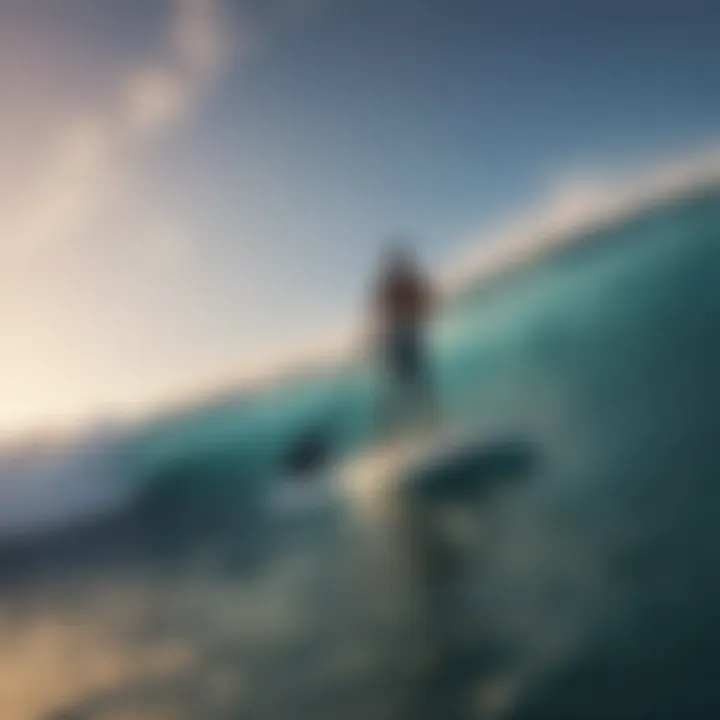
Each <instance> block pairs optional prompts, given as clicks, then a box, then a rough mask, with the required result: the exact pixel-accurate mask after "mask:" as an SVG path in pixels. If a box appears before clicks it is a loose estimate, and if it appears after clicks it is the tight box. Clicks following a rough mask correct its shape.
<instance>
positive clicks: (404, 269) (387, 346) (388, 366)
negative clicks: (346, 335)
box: [373, 244, 435, 431]
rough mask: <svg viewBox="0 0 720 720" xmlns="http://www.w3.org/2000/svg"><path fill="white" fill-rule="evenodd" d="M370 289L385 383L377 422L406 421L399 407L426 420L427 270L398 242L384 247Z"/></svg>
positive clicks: (429, 294)
mask: <svg viewBox="0 0 720 720" xmlns="http://www.w3.org/2000/svg"><path fill="white" fill-rule="evenodd" d="M373 295H374V297H373V300H374V313H375V321H376V328H377V330H378V337H379V346H380V347H379V361H380V365H381V368H382V370H383V374H384V375H385V378H386V379H387V382H388V385H389V387H388V388H387V392H386V393H385V398H384V402H383V403H382V406H383V408H384V410H383V411H381V413H380V415H381V418H380V425H381V427H382V428H383V430H385V431H387V430H390V429H392V430H399V429H400V428H399V427H398V424H401V425H403V426H404V425H405V424H406V423H405V422H404V420H399V419H398V418H397V417H396V416H397V415H398V413H400V412H402V411H406V412H407V411H416V410H420V413H419V415H420V417H419V418H418V413H417V412H414V413H413V414H414V417H413V419H421V420H422V421H424V422H427V421H429V420H430V419H431V417H432V415H433V408H432V406H433V403H432V399H431V392H430V367H429V355H428V348H427V327H428V322H429V320H430V317H431V315H432V311H433V306H434V304H435V303H434V297H433V292H432V289H431V286H430V282H429V280H428V278H427V276H426V275H425V273H424V272H423V271H422V270H421V268H420V266H419V265H418V263H417V262H416V261H415V259H414V257H413V256H412V254H411V253H410V251H409V250H408V249H407V248H406V247H404V246H403V245H399V244H393V245H391V246H390V247H388V249H387V250H386V252H385V254H384V257H383V260H382V265H381V270H380V275H379V278H378V280H377V283H376V286H375V288H374V294H373ZM398 394H400V395H402V401H401V402H399V401H398V400H397V397H396V396H397V395H398ZM388 425H390V426H391V427H390V428H388Z"/></svg>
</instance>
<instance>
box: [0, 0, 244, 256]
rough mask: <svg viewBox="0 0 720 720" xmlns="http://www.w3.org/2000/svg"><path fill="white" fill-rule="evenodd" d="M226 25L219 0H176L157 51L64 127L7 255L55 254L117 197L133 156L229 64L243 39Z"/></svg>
mask: <svg viewBox="0 0 720 720" xmlns="http://www.w3.org/2000/svg"><path fill="white" fill-rule="evenodd" d="M228 25H229V24H228V23H227V22H226V20H225V8H224V6H223V4H222V2H221V0H173V2H172V5H171V10H170V16H169V19H168V21H167V23H166V26H165V28H164V34H163V37H162V38H161V41H160V48H159V49H158V52H157V57H156V58H154V59H151V60H146V61H144V62H143V63H141V64H140V65H139V66H138V67H136V68H134V69H133V70H131V71H130V72H129V73H128V74H127V75H126V76H125V77H124V78H122V79H121V81H120V83H119V87H118V88H117V90H116V92H115V94H114V97H113V98H112V99H111V100H110V101H109V102H107V103H106V104H104V105H101V106H98V107H94V108H92V109H91V110H90V111H88V112H85V113H84V114H82V115H79V116H77V117H75V118H74V119H73V120H72V121H71V122H70V123H69V124H68V125H67V126H65V127H64V128H62V129H61V130H60V131H59V133H58V135H57V138H56V140H55V142H54V144H53V147H52V149H51V151H50V154H49V157H48V158H47V161H46V162H45V163H44V167H43V171H42V176H41V177H40V178H39V180H38V182H37V183H36V185H35V187H34V188H32V190H31V192H29V193H26V197H25V198H24V203H23V204H22V206H21V207H20V208H18V210H17V212H16V213H15V217H14V218H13V219H11V222H10V224H9V227H7V228H5V230H4V233H3V234H4V235H5V237H6V238H7V240H6V243H5V245H4V247H3V250H4V251H5V255H7V254H8V253H10V255H11V257H12V255H13V254H18V253H19V256H20V258H25V259H28V260H31V261H34V260H37V259H38V256H40V257H42V256H44V255H47V254H48V253H50V254H51V253H52V251H53V250H54V249H56V248H58V247H62V246H63V244H64V243H65V242H67V241H69V240H71V239H72V238H73V237H74V236H76V235H77V234H78V233H80V232H81V231H82V229H83V228H84V227H85V226H86V225H87V224H89V223H90V222H91V221H92V220H93V218H94V217H95V216H96V215H97V214H98V213H100V212H101V211H102V210H103V209H104V207H105V206H106V203H108V202H111V201H112V199H113V197H116V196H117V193H118V192H119V190H120V188H121V186H122V176H123V172H124V169H125V164H126V162H127V158H128V157H129V156H130V155H131V154H132V153H133V152H134V151H136V150H137V149H139V148H141V147H142V146H143V144H144V143H147V142H149V141H151V140H153V139H154V138H156V137H158V136H159V135H161V134H162V133H163V132H164V131H166V130H167V129H169V128H170V127H172V126H173V125H176V124H178V123H180V122H181V121H182V120H183V119H185V118H186V117H187V116H188V115H189V114H191V113H192V112H193V111H194V110H195V109H196V108H197V107H198V105H199V103H200V102H201V101H202V98H203V97H204V96H205V94H206V93H207V92H208V91H209V90H210V89H211V88H212V86H213V84H214V82H215V81H216V79H217V78H218V77H219V76H220V74H221V73H222V72H223V71H224V70H225V69H227V68H228V67H229V65H230V63H231V62H232V59H233V57H234V56H235V52H236V49H237V48H236V45H237V38H236V37H231V35H230V33H229V31H228V30H227V28H228ZM3 259H5V260H7V259H8V258H7V257H5V258H3Z"/></svg>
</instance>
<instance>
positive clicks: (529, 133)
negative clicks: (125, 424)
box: [0, 0, 720, 435]
mask: <svg viewBox="0 0 720 720" xmlns="http://www.w3.org/2000/svg"><path fill="white" fill-rule="evenodd" d="M571 7H572V6H571V4H569V3H567V2H564V1H563V2H560V1H555V2H552V3H549V4H547V5H546V6H545V7H544V8H542V9H540V8H536V7H534V6H533V4H532V3H524V4H523V5H522V9H523V14H521V15H517V16H516V15H514V14H513V13H512V12H508V11H507V10H506V9H503V6H502V4H501V3H499V2H498V3H496V2H491V3H488V4H487V6H483V8H478V7H477V6H476V5H474V4H472V3H468V2H461V1H460V0H451V2H449V3H447V4H445V5H442V6H439V5H433V4H432V3H425V2H416V3H409V2H405V1H404V0H394V1H393V2H391V3H385V4H383V3H379V2H375V1H374V0H373V2H369V3H368V2H366V3H361V2H357V0H343V1H340V2H317V1H315V2H309V3H308V2H301V1H300V0H296V1H293V0H277V1H275V2H271V3H266V4H265V5H264V6H263V7H262V8H259V7H254V6H253V5H252V4H251V3H245V2H222V1H221V0H173V1H172V2H170V1H160V0H158V2H149V3H141V2H138V1H135V0H133V2H129V3H124V4H123V5H122V7H118V6H117V5H115V4H112V3H109V2H101V3H97V2H90V0H71V2H69V3H68V4H67V5H66V6H64V7H63V9H62V10H58V9H57V8H53V7H52V5H51V4H50V3H48V2H46V0H39V2H38V3H36V4H34V5H32V6H29V5H28V4H25V3H21V2H18V1H17V0H5V2H4V3H0V20H3V19H4V20H5V21H6V22H0V58H2V60H3V62H2V63H1V65H2V68H3V70H2V78H3V87H4V88H5V91H4V96H5V97H4V99H5V101H6V102H5V107H6V117H5V122H6V123H7V126H8V129H9V132H8V133H5V134H3V135H2V136H0V151H2V152H3V155H4V157H6V158H7V162H6V164H5V167H4V169H3V170H1V171H0V191H2V192H3V194H4V196H5V197H7V199H8V202H7V206H6V207H7V210H6V213H5V215H4V216H3V218H2V219H1V220H0V236H1V237H2V242H0V261H1V262H0V267H2V270H0V287H2V290H1V291H0V293H1V295H0V298H1V299H2V303H0V328H1V329H2V331H3V337H4V338H5V341H6V346H7V348H9V351H8V352H7V353H6V362H5V372H4V373H3V374H2V377H0V392H1V393H2V394H3V398H4V405H3V409H2V411H0V432H2V433H3V434H6V435H16V434H19V433H25V432H27V431H34V430H35V429H36V428H42V427H46V426H56V425H66V424H72V425H74V424H76V423H82V422H85V421H90V420H91V419H92V418H94V417H97V416H112V417H115V416H123V414H127V413H129V414H130V415H133V414H136V413H138V412H140V413H145V412H147V411H150V410H152V409H153V408H156V407H160V406H161V405H163V406H164V404H166V403H170V402H174V401H176V400H178V399H180V398H182V397H185V396H188V397H189V395H190V394H192V395H193V396H195V395H196V394H197V395H202V394H203V393H207V392H211V391H212V390H211V387H212V386H214V385H218V386H219V385H220V384H221V383H222V384H224V383H226V382H227V381H226V380H225V378H226V377H227V378H229V379H231V380H232V382H233V383H234V384H240V383H242V382H243V380H242V377H243V376H248V377H249V376H251V375H255V374H257V373H258V372H259V373H260V374H263V375H266V374H268V373H272V367H274V364H275V363H276V362H279V363H284V362H286V358H288V357H289V356H290V355H292V354H294V353H297V352H299V350H297V349H296V348H300V349H302V350H305V348H308V349H309V350H310V351H312V350H313V345H314V344H315V343H317V342H321V341H322V340H323V339H324V338H325V337H326V336H327V335H329V334H330V335H331V334H333V333H337V334H338V335H339V336H342V335H343V333H348V332H351V328H352V327H353V326H354V325H355V324H356V322H357V319H358V318H359V316H360V314H361V309H362V307H363V300H364V293H365V287H366V283H367V282H368V280H369V278H370V277H371V274H372V272H373V270H374V267H375V262H376V256H377V254H378V251H379V248H380V245H381V243H382V242H383V240H384V238H385V237H386V236H388V235H391V234H393V233H395V232H403V233H404V234H407V235H410V236H412V237H413V238H416V240H417V250H418V253H419V254H420V255H421V257H422V259H423V261H424V262H426V264H427V265H428V266H429V267H431V268H432V269H433V271H434V272H437V273H438V274H439V275H443V274H444V273H445V272H446V268H449V267H450V266H451V265H452V264H453V263H458V264H460V265H463V264H466V263H467V267H471V266H472V265H473V262H472V261H466V256H469V257H470V258H471V259H472V258H473V257H474V256H475V255H476V254H477V253H480V254H481V255H482V253H483V249H484V251H485V252H486V253H489V252H490V251H491V250H492V251H497V250H498V248H497V247H495V248H493V246H494V245H498V243H499V244H500V246H501V247H500V248H499V252H500V255H501V256H502V255H503V253H504V252H507V253H509V254H512V252H514V250H513V249H512V247H511V246H512V242H513V241H512V237H511V236H512V235H513V232H515V230H514V229H513V228H515V227H516V226H517V225H519V226H523V223H525V230H524V231H523V232H526V233H529V234H530V235H532V234H533V232H534V233H535V234H536V235H537V234H539V233H538V231H537V229H533V228H534V226H533V222H532V221H526V220H525V217H526V215H528V214H529V215H530V217H531V218H532V217H534V214H537V215H538V217H539V216H542V215H543V212H545V211H544V210H543V208H550V210H548V211H547V217H546V218H545V220H544V221H543V222H545V223H546V224H548V227H550V226H551V225H552V222H555V221H557V222H559V227H562V225H563V222H565V223H567V222H568V220H567V218H570V221H572V218H573V217H575V219H576V220H578V219H579V220H582V218H583V217H584V215H583V213H585V212H588V213H589V212H590V210H588V208H590V209H592V207H593V202H594V200H593V198H596V199H597V197H600V196H602V194H603V193H604V192H606V191H607V190H608V188H610V189H612V187H613V186H614V184H615V180H614V179H613V178H614V177H616V175H617V176H619V177H625V176H628V175H629V176H633V175H636V174H639V175H642V174H643V173H645V172H646V169H647V168H649V171H648V172H649V175H650V176H657V177H665V175H666V168H665V167H664V165H663V164H664V163H665V162H666V160H668V161H669V163H670V165H674V163H675V161H676V160H677V159H679V163H680V166H682V165H683V163H684V158H686V157H689V156H693V154H697V155H698V156H699V158H700V160H699V161H698V167H700V166H702V164H703V163H702V161H703V156H704V154H705V153H704V152H703V148H709V149H710V152H709V153H708V154H709V155H711V156H713V157H714V156H715V154H716V148H717V147H718V140H719V138H718V133H717V129H716V122H715V121H716V118H717V116H718V112H717V111H718V110H720V104H719V103H720V99H718V97H717V93H713V92H712V88H714V87H717V83H718V82H720V69H718V70H715V69H714V68H716V67H717V68H720V62H713V60H720V49H718V47H717V43H715V42H714V39H713V37H712V32H711V27H712V19H713V17H715V16H716V15H717V16H718V18H719V19H720V10H715V9H708V8H707V7H705V6H703V5H702V4H701V3H692V2H690V3H685V4H684V6H682V7H681V6H680V5H679V4H673V3H659V4H658V3H655V4H654V5H653V6H652V7H651V6H650V5H649V4H646V3H642V2H641V3H638V4H636V5H634V6H633V7H632V8H631V9H628V10H627V12H629V13H630V15H632V17H633V18H634V19H635V20H637V22H636V23H628V22H627V19H628V18H627V16H626V15H623V13H621V12H620V5H619V4H618V3H614V2H610V3H604V4H603V7H602V8H600V7H599V6H598V7H597V8H594V9H593V8H590V9H589V10H588V17H587V18H585V17H579V16H578V15H577V14H576V13H574V12H571ZM516 9H517V8H516ZM620 30H623V32H620ZM608 41H610V43H611V44H610V45H608ZM581 46H582V47H581ZM568 54H572V57H573V59H574V63H573V64H572V66H570V65H568V64H567V62H566V60H567V57H568ZM698 100H700V101H701V102H698ZM690 165H693V163H690ZM653 168H658V169H655V170H654V169H653ZM703 172H706V171H703ZM691 174H692V173H691ZM596 176H597V177H599V178H600V181H596V180H594V179H593V178H595V177H596ZM568 177H569V178H570V179H569V181H567V182H566V180H565V178H568ZM650 184H652V183H650ZM558 187H560V190H558ZM563 188H564V189H563ZM620 195H622V193H620ZM603 203H606V200H604V199H602V197H601V198H600V202H599V208H600V212H601V213H602V212H606V211H607V208H608V207H609V205H607V204H605V205H603ZM596 205H597V203H596ZM610 205H612V203H610ZM586 206H587V207H586ZM538 208H540V209H539V210H538ZM552 208H555V209H554V210H552ZM593 212H597V207H595V210H593ZM553 213H555V215H553ZM551 216H553V217H555V220H552V218H551ZM518 218H519V220H518ZM557 218H561V219H560V220H557ZM562 218H565V220H563V219H562ZM498 226H499V227H500V228H501V229H500V230H499V231H498V230H496V229H497V228H498ZM503 226H508V227H509V228H510V230H509V231H507V232H506V231H504V230H502V228H503ZM521 234H522V233H521ZM496 237H499V238H500V240H499V241H497V242H494V241H493V238H496ZM521 245H522V243H520V244H519V245H518V247H520V246H521ZM476 246H477V247H478V248H479V249H478V250H474V249H472V248H475V247H476ZM469 248H470V249H469ZM516 250H517V248H516ZM458 258H459V259H458ZM448 272H449V271H448ZM315 338H319V339H318V340H315Z"/></svg>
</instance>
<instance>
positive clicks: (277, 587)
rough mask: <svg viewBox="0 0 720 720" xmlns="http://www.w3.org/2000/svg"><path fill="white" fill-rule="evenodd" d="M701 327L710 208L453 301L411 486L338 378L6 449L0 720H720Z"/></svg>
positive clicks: (350, 386) (583, 239) (711, 445)
mask: <svg viewBox="0 0 720 720" xmlns="http://www.w3.org/2000/svg"><path fill="white" fill-rule="evenodd" d="M719 323H720V189H718V188H717V187H716V186H712V185H711V186H704V187H702V188H700V189H697V188H696V189H695V190H693V191H692V192H686V193H682V194H678V195H677V196H676V197H673V198H670V199H669V200H668V199H667V198H666V199H664V201H663V202H662V203H644V204H641V205H639V206H638V207H637V208H636V209H635V210H634V211H633V212H632V213H629V214H626V215H624V216H623V217H622V218H620V219H617V220H615V221H613V222H606V223H603V224H600V225H598V226H596V227H593V228H591V229H587V230H585V231H582V232H579V233H577V236H573V237H568V238H565V240H564V242H562V243H558V244H554V245H551V246H548V249H547V251H545V252H540V253H535V254H534V255H533V256H532V258H531V259H529V260H527V261H526V262H516V263H513V264H512V265H509V266H508V267H506V268H503V269H501V270H500V271H498V272H496V273H495V274H494V275H493V276H492V277H491V278H487V277H484V278H483V279H482V280H478V281H477V282H475V283H473V282H470V283H466V285H465V287H464V290H463V292H462V293H460V294H458V295H457V297H456V298H455V299H454V301H453V302H452V303H451V304H450V305H449V306H448V309H447V311H446V313H445V315H444V316H443V318H442V319H441V320H440V321H439V322H438V324H437V327H436V328H434V335H433V359H434V363H433V367H434V380H435V387H436V390H437V393H438V397H439V398H440V402H441V407H442V416H443V418H444V420H445V423H446V425H447V426H448V427H450V428H453V429H454V430H455V431H458V432H459V431H462V432H463V433H465V434H466V435H470V436H472V437H473V438H475V439H476V442H477V443H478V444H479V445H478V446H479V447H482V448H487V452H488V453H489V455H492V454H493V452H494V453H495V460H494V461H491V460H492V458H491V460H487V459H485V460H483V461H482V462H480V463H479V464H478V463H476V462H467V463H464V462H462V461H461V459H459V458H455V457H454V456H453V455H452V453H450V454H449V455H448V456H446V457H444V458H443V459H442V461H440V462H439V464H438V465H437V466H436V467H435V468H434V470H433V472H434V474H435V475H434V480H433V482H434V486H433V487H434V488H435V490H437V492H435V490H433V492H429V493H425V494H423V493H422V489H418V488H419V487H420V486H419V485H418V484H417V482H415V480H417V478H416V477H415V476H417V475H422V473H423V472H426V470H427V468H426V466H425V465H423V464H422V463H421V464H420V465H418V464H417V463H416V464H413V463H411V462H403V461H398V460H397V458H395V459H394V461H393V462H391V463H390V464H389V466H383V465H382V463H380V464H379V465H375V464H373V462H374V460H373V458H374V456H373V446H374V440H373V412H374V408H375V405H376V402H377V399H378V398H377V395H378V392H379V389H378V388H379V384H378V383H377V381H376V379H375V378H374V376H373V372H372V369H371V368H369V367H367V366H366V365H365V364H363V363H362V362H361V361H359V360H357V361H353V362H351V363H348V364H345V365H343V366H337V367H332V366H328V367H325V369H324V370H322V371H317V372H310V371H306V372H303V373H298V374H297V375H295V376H291V377H288V378H285V379H284V380H283V381H282V382H277V383H275V384H273V383H265V384H263V385H262V386H256V387H252V388H242V387H241V388H239V389H238V390H237V391H233V392H228V393H224V394H221V395H218V396H217V397H216V398H214V399H212V400H210V399H207V400H202V399H200V400H199V401H198V402H197V403H196V404H193V405H187V406H185V407H182V408H177V409H175V410H173V411H168V412H165V413H163V414H159V415H156V416H153V417H152V418H148V419H145V420H143V421H137V422H134V423H127V422H125V423H120V422H118V423H114V422H108V423H105V424H103V425H100V426H93V427H89V428H88V429H87V430H86V431H84V432H80V433H78V434H76V435H74V436H73V437H70V438H68V437H61V436H47V437H44V436H38V437H36V438H34V439H32V440H27V441H25V442H23V443H22V444H15V445H8V446H6V447H4V448H3V449H2V453H1V454H0V638H2V641H1V642H0V717H1V718H3V720H25V719H28V720H35V719H41V718H42V719H47V720H50V719H54V720H60V719H61V718H63V719H65V720H69V719H70V718H74V719H78V720H79V719H83V720H90V719H93V720H95V719H98V720H100V719H103V720H105V719H110V718H112V719H115V718H118V719H119V718H133V719H135V718H137V719H150V718H152V719H159V718H163V719H165V718H169V719H172V720H175V719H176V718H177V719H178V720H184V719H187V720H214V719H216V718H217V719H220V718H222V719H230V718H233V719H237V720H240V719H241V718H248V719H252V720H264V719H267V720H286V719H287V720H291V719H293V720H294V719H296V718H314V719H318V720H320V719H322V718H327V719H333V720H334V719H336V718H347V719H348V720H349V719H351V718H357V720H366V719H368V720H369V719H373V720H375V719H376V718H407V719H410V718H418V719H419V720H420V719H424V718H449V719H455V718H480V719H483V718H493V719H497V720H501V719H502V720H592V719H596V718H597V719H598V720H600V719H603V720H606V719H610V718H623V719H626V718H627V719H633V720H635V719H637V720H640V719H644V718H648V719H652V720H658V719H660V718H673V720H677V719H678V718H682V719H683V720H692V719H696V718H697V719H698V720H699V719H706V718H707V719H708V720H711V719H713V718H717V717H720V685H719V684H718V682H717V678H718V676H719V675H720V651H719V650H718V648H719V647H720V563H718V561H717V548H718V547H719V546H720V545H719V543H720V523H718V519H717V515H718V511H719V510H720V449H719V438H720V423H719V422H718V419H717V405H718V400H719V399H720V379H719V377H718V369H719V368H720V331H719V329H718V328H719ZM307 438H310V439H311V440H312V439H313V438H315V439H317V438H319V440H318V442H319V444H320V447H321V449H322V454H323V457H322V462H318V463H315V464H314V465H313V464H312V463H311V465H312V467H311V469H310V470H309V471H307V472H305V473H303V474H302V475H299V474H297V473H294V472H292V471H293V470H294V469H297V468H295V467H294V465H293V462H294V460H293V458H294V457H296V455H295V454H294V453H295V452H296V448H297V445H298V443H299V442H304V441H305V440H306V439H307ZM427 442H428V443H430V444H432V442H433V441H427ZM503 448H504V450H503ZM424 449H426V448H424ZM483 452H484V451H483ZM503 452H505V454H506V455H507V454H508V453H509V457H505V461H507V460H508V459H509V460H510V462H509V466H510V470H508V462H503V458H502V455H503ZM518 453H520V454H522V456H523V458H524V460H523V462H521V463H519V464H518V463H514V464H513V462H512V460H513V454H515V455H517V454H518ZM515 459H516V460H517V459H518V457H515ZM483 463H484V464H483ZM358 465H359V466H360V475H361V476H363V477H365V478H366V479H367V478H368V477H369V478H370V479H371V480H372V481H373V483H374V489H373V491H372V492H371V493H370V495H371V497H370V498H369V497H368V494H367V493H365V494H364V491H363V490H362V489H360V488H359V487H358V486H356V485H353V482H355V481H353V480H352V477H353V474H352V473H351V472H350V471H349V469H350V468H351V467H355V468H357V466H358ZM388 467H389V469H388ZM444 473H445V476H444V475H443V474H444ZM438 475H439V476H440V477H439V478H438ZM510 476H512V477H510ZM443 477H444V479H443ZM347 478H350V479H347ZM438 488H439V490H438ZM479 490H482V492H479ZM420 496H422V497H420ZM368 500H370V501H368Z"/></svg>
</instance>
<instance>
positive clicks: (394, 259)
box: [382, 238, 417, 272]
mask: <svg viewBox="0 0 720 720" xmlns="http://www.w3.org/2000/svg"><path fill="white" fill-rule="evenodd" d="M382 266H383V267H384V268H385V269H386V270H387V271H391V272H415V270H416V267H417V263H416V261H415V258H414V256H413V253H412V251H411V250H410V248H409V246H408V243H407V242H406V241H404V240H403V239H398V238H394V239H392V240H391V241H390V242H388V243H387V244H386V245H385V248H384V251H383V257H382Z"/></svg>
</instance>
